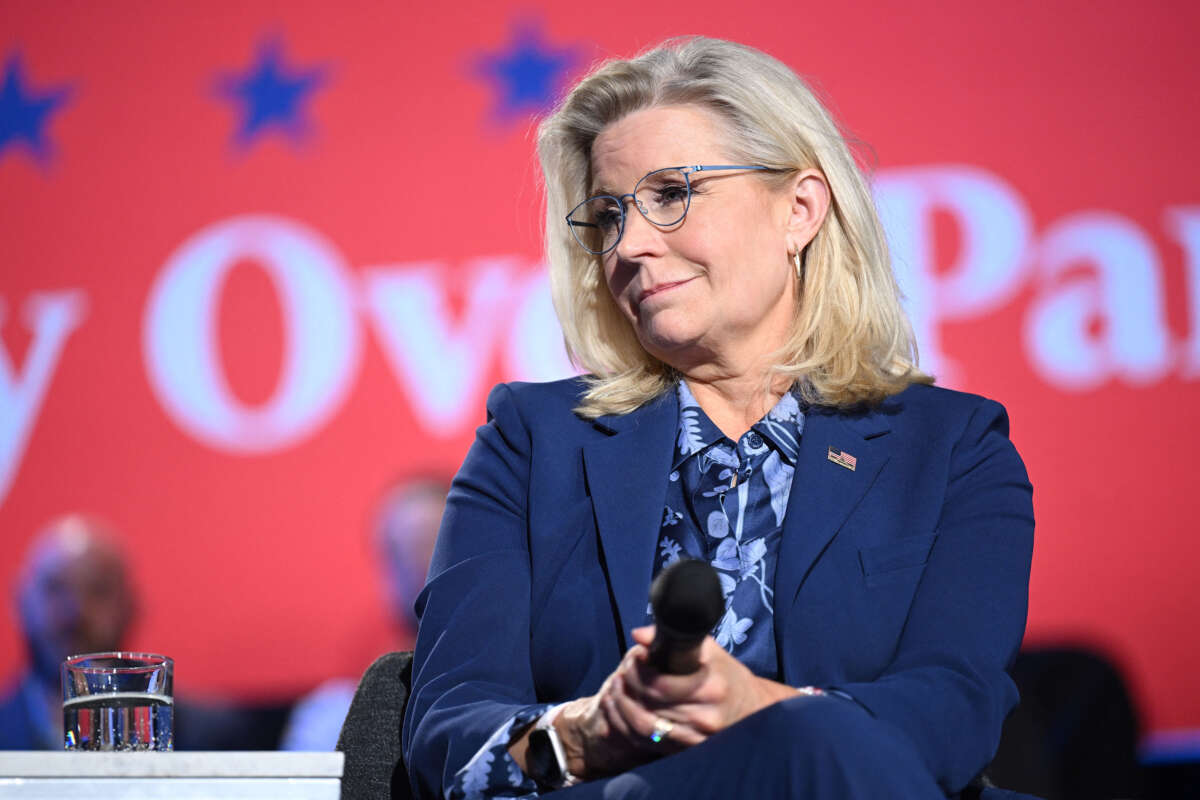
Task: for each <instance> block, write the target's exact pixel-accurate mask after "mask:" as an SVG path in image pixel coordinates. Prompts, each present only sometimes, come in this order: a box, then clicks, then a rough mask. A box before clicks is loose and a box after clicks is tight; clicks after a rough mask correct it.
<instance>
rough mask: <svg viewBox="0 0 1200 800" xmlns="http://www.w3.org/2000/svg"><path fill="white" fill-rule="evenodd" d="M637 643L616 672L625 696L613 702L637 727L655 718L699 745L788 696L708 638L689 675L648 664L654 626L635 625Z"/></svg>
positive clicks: (674, 735)
mask: <svg viewBox="0 0 1200 800" xmlns="http://www.w3.org/2000/svg"><path fill="white" fill-rule="evenodd" d="M633 639H634V641H635V642H637V645H635V646H634V647H632V648H630V650H629V655H628V657H627V658H626V659H624V660H623V661H622V662H621V666H620V667H619V668H618V669H617V672H616V675H617V676H618V677H619V678H620V680H621V685H622V686H623V687H624V690H625V695H626V698H625V699H623V700H619V701H618V708H619V710H620V711H621V712H622V715H623V717H624V718H625V719H626V720H627V721H628V722H629V723H630V724H631V725H632V726H633V727H635V728H636V729H637V730H639V731H646V732H647V735H649V733H653V731H654V728H655V724H656V722H658V721H659V720H666V721H667V722H668V723H670V724H672V725H673V726H674V727H673V728H672V730H671V733H670V734H669V736H668V737H667V738H669V739H670V740H671V741H673V742H679V743H681V744H684V745H693V744H699V743H700V742H702V741H704V740H705V739H707V738H708V737H709V736H712V735H713V734H714V733H717V732H718V731H721V730H724V729H725V728H727V727H729V726H730V725H733V724H734V723H736V722H738V721H740V720H742V719H744V718H745V717H748V716H750V715H751V714H753V713H754V712H756V711H759V710H761V709H763V708H766V707H767V706H769V705H771V704H772V703H775V702H778V701H780V700H784V699H787V698H789V697H794V696H795V695H796V694H797V691H796V690H795V689H793V688H792V687H790V686H785V685H784V684H781V683H776V682H775V681H772V680H767V679H766V678H760V677H758V676H757V675H755V674H754V673H753V672H751V671H750V670H749V669H748V668H747V667H746V666H745V665H744V664H742V662H740V661H738V660H737V659H736V658H734V657H733V656H731V655H730V654H729V653H728V652H726V650H725V648H723V647H721V646H720V645H719V644H717V642H716V640H715V639H713V638H712V637H711V636H708V637H705V639H704V642H703V644H702V645H701V646H700V669H698V670H696V671H695V672H693V673H692V674H690V675H665V674H662V673H659V672H658V671H656V670H655V669H654V668H653V667H651V666H650V665H649V661H648V653H649V650H648V648H649V646H650V643H651V642H653V641H654V627H653V626H647V627H645V628H635V629H634V630H633Z"/></svg>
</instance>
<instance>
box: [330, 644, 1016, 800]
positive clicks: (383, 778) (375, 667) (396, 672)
mask: <svg viewBox="0 0 1200 800" xmlns="http://www.w3.org/2000/svg"><path fill="white" fill-rule="evenodd" d="M411 686H412V653H411V652H403V653H388V654H386V655H383V656H380V657H379V658H378V659H376V660H375V663H373V664H372V665H371V666H369V667H367V671H366V672H365V673H363V676H362V680H361V681H359V684H358V689H357V690H356V691H355V692H354V700H353V701H351V703H350V710H349V711H348V712H346V721H345V722H343V723H342V732H341V734H340V735H339V736H338V743H337V749H338V750H339V751H341V752H342V753H345V754H346V764H345V768H344V770H343V772H342V797H343V798H346V800H411V798H412V789H411V787H410V785H409V781H408V770H406V769H405V768H404V760H403V759H402V758H401V753H400V726H401V723H402V722H403V721H404V705H405V703H407V702H408V692H409V689H410V688H411ZM961 800H1037V798H1035V797H1033V796H1032V795H1027V794H1020V793H1018V792H1010V791H1007V790H1004V789H997V788H995V787H994V786H992V785H991V784H990V782H988V780H987V779H986V778H984V777H983V776H980V777H979V778H977V779H976V780H975V781H972V783H971V786H969V787H967V788H966V789H965V790H964V791H963V793H962V796H961Z"/></svg>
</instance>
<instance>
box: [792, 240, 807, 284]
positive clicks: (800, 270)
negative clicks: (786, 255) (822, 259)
mask: <svg viewBox="0 0 1200 800" xmlns="http://www.w3.org/2000/svg"><path fill="white" fill-rule="evenodd" d="M792 264H794V265H795V266H796V279H797V280H802V279H803V278H804V262H803V261H801V260H800V248H796V249H795V250H793V251H792Z"/></svg>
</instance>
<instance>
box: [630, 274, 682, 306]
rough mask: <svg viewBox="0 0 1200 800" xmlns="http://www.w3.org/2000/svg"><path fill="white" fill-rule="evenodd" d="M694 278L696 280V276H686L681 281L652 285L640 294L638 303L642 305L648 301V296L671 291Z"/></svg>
mask: <svg viewBox="0 0 1200 800" xmlns="http://www.w3.org/2000/svg"><path fill="white" fill-rule="evenodd" d="M692 280H695V278H684V279H683V280H681V281H669V282H667V283H657V284H655V285H654V286H651V287H650V288H649V289H647V290H646V291H644V292H642V293H641V295H639V296H638V305H641V304H642V303H644V302H645V301H646V298H648V297H653V296H654V295H656V294H662V293H663V292H667V291H670V290H671V289H674V288H675V287H677V286H683V285H684V284H685V283H688V282H689V281H692Z"/></svg>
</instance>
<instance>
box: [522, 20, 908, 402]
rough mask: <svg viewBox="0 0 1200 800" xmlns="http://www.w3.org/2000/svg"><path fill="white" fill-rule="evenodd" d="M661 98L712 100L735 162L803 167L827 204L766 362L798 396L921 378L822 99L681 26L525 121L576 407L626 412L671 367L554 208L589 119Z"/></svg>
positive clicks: (658, 387) (867, 205)
mask: <svg viewBox="0 0 1200 800" xmlns="http://www.w3.org/2000/svg"><path fill="white" fill-rule="evenodd" d="M667 105H691V106H697V107H700V108H703V109H705V110H707V111H708V112H710V113H712V114H714V115H715V116H716V118H717V119H719V120H720V121H721V122H722V123H723V124H724V127H725V128H726V130H727V131H728V142H727V146H728V149H729V153H728V155H729V157H730V158H731V159H733V160H734V163H742V164H761V165H764V166H767V167H772V168H774V169H775V170H780V171H782V172H783V173H785V174H794V172H795V171H796V170H802V169H809V168H815V169H817V170H819V171H820V172H821V173H823V174H824V176H825V179H826V181H827V182H828V185H829V189H830V194H831V205H830V208H829V212H828V213H827V215H826V217H825V221H824V223H823V224H822V226H821V228H820V230H819V231H818V232H817V234H816V236H815V237H814V238H813V240H812V241H811V242H809V244H808V246H807V247H806V248H805V253H804V278H803V281H802V283H801V284H800V286H799V291H800V297H799V302H798V303H797V312H796V315H795V319H794V320H793V324H792V329H791V336H790V338H789V340H788V342H787V344H786V345H785V346H784V348H783V349H782V350H781V351H780V353H779V354H778V356H777V358H778V360H777V363H776V365H775V366H774V367H773V371H774V373H775V374H776V375H778V376H781V377H787V378H791V379H792V380H793V381H798V382H799V385H800V389H801V392H802V393H803V395H804V397H805V399H806V400H807V401H808V402H810V403H814V404H820V405H828V406H838V407H850V406H856V405H863V404H867V405H870V404H875V403H878V402H879V401H880V400H882V399H883V398H884V397H886V396H888V395H891V394H895V393H896V392H899V391H901V390H902V389H904V388H905V387H906V386H908V385H909V384H910V383H913V382H922V383H930V382H932V379H931V378H929V377H928V376H926V375H924V374H922V373H921V372H920V371H919V370H918V369H917V355H916V341H915V339H914V337H913V333H912V328H911V326H910V325H909V322H908V318H907V317H906V316H905V314H904V311H903V309H902V308H901V305H900V291H899V289H898V287H897V285H896V280H895V277H894V276H893V275H892V270H891V264H890V261H889V258H888V252H887V244H886V242H885V240H884V234H883V228H882V226H881V225H880V222H879V217H878V215H877V214H876V211H875V206H874V203H873V202H872V199H871V192H870V190H869V188H868V186H867V181H866V179H865V178H864V177H863V175H862V173H861V172H860V170H859V168H858V166H857V164H856V163H855V161H854V157H853V156H852V155H851V153H850V149H849V148H848V147H847V145H846V142H845V140H844V138H843V137H842V135H841V133H840V132H839V131H838V128H837V125H836V124H835V123H834V121H833V119H832V118H831V117H830V114H829V112H828V111H826V110H825V108H824V107H823V106H822V105H821V103H820V101H818V100H817V98H816V97H815V96H814V95H813V92H812V90H810V89H809V87H808V86H807V85H806V84H805V83H804V81H803V80H801V79H800V78H799V77H798V76H797V75H796V74H795V73H794V72H792V70H790V69H789V68H788V67H786V66H785V65H784V64H782V63H780V62H779V61H777V60H775V59H774V58H772V57H770V56H768V55H766V54H765V53H762V52H760V51H758V50H755V49H753V48H750V47H746V46H745V45H740V44H736V43H733V42H727V41H722V40H720V39H707V38H701V37H696V38H682V39H673V40H669V41H667V42H665V43H663V44H662V45H660V46H659V47H656V48H654V49H652V50H649V51H647V52H646V53H644V54H642V55H640V56H638V57H637V58H634V59H630V60H628V61H620V60H618V61H609V62H607V63H605V64H603V65H601V66H600V67H599V68H598V69H596V70H595V71H593V72H592V73H591V74H590V75H588V76H587V77H586V78H584V79H583V80H582V81H580V82H579V84H578V85H577V86H576V87H575V88H574V89H573V90H572V91H571V92H570V94H568V95H567V96H566V97H565V98H564V99H563V101H562V103H561V104H560V105H559V107H558V108H557V109H556V110H555V111H554V113H553V114H551V115H550V116H549V117H547V118H546V119H545V120H544V121H543V122H542V124H541V125H540V127H539V129H538V155H539V157H540V159H541V162H542V170H543V172H544V173H545V180H546V249H547V260H548V263H549V265H550V284H551V291H552V293H553V298H554V307H555V309H556V311H557V312H558V318H559V322H560V323H561V325H562V329H563V334H564V337H565V339H566V345H567V351H568V353H569V354H570V356H571V359H572V360H573V361H574V362H575V364H576V365H577V366H579V367H581V368H582V369H584V370H586V371H588V372H590V373H591V375H590V376H589V377H588V382H589V388H588V391H587V392H586V393H585V394H584V397H583V401H582V404H581V406H580V407H579V409H577V411H578V413H580V414H581V415H582V416H584V417H587V418H595V417H598V416H602V415H605V414H624V413H628V412H630V411H633V410H634V409H636V408H638V407H639V406H641V405H643V404H644V403H646V402H648V401H649V400H651V399H653V398H654V397H657V396H658V395H659V394H661V393H662V392H663V391H665V390H666V389H668V388H669V387H670V386H671V385H672V384H673V382H674V381H675V380H676V377H677V376H676V374H675V372H674V371H673V370H672V369H671V367H670V366H668V365H666V364H663V363H662V362H661V361H659V360H658V359H656V358H654V357H653V356H651V355H650V354H649V353H647V352H646V351H645V349H643V347H642V346H641V344H640V343H639V342H638V339H637V336H636V334H635V333H634V330H633V327H632V326H631V325H630V324H629V321H628V320H627V319H626V318H625V317H624V316H623V315H622V314H621V312H620V310H619V309H618V308H617V305H616V303H615V302H614V300H613V298H612V295H611V294H610V293H609V291H608V287H607V286H606V284H605V279H604V272H603V269H602V267H601V257H600V256H595V255H591V254H589V253H588V252H586V251H585V250H584V249H583V248H581V247H580V246H579V245H578V244H577V243H576V242H575V241H574V240H573V239H572V236H571V234H570V232H569V230H568V228H567V225H566V223H565V221H564V218H565V216H566V215H567V213H568V212H569V211H570V210H571V209H572V208H573V207H574V206H575V204H576V203H578V202H579V201H580V200H582V199H583V198H584V197H585V196H586V195H587V192H588V190H589V187H590V184H591V150H592V143H593V142H594V141H595V139H596V137H597V136H598V135H599V134H600V132H601V131H603V130H604V128H605V127H607V126H608V125H610V124H612V123H613V122H616V121H617V120H619V119H621V118H622V117H624V116H626V115H628V114H630V113H632V112H634V111H638V110H641V109H645V108H651V107H655V106H667ZM763 175H764V176H766V177H765V178H764V180H775V181H778V180H779V177H780V173H779V172H773V173H763Z"/></svg>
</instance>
